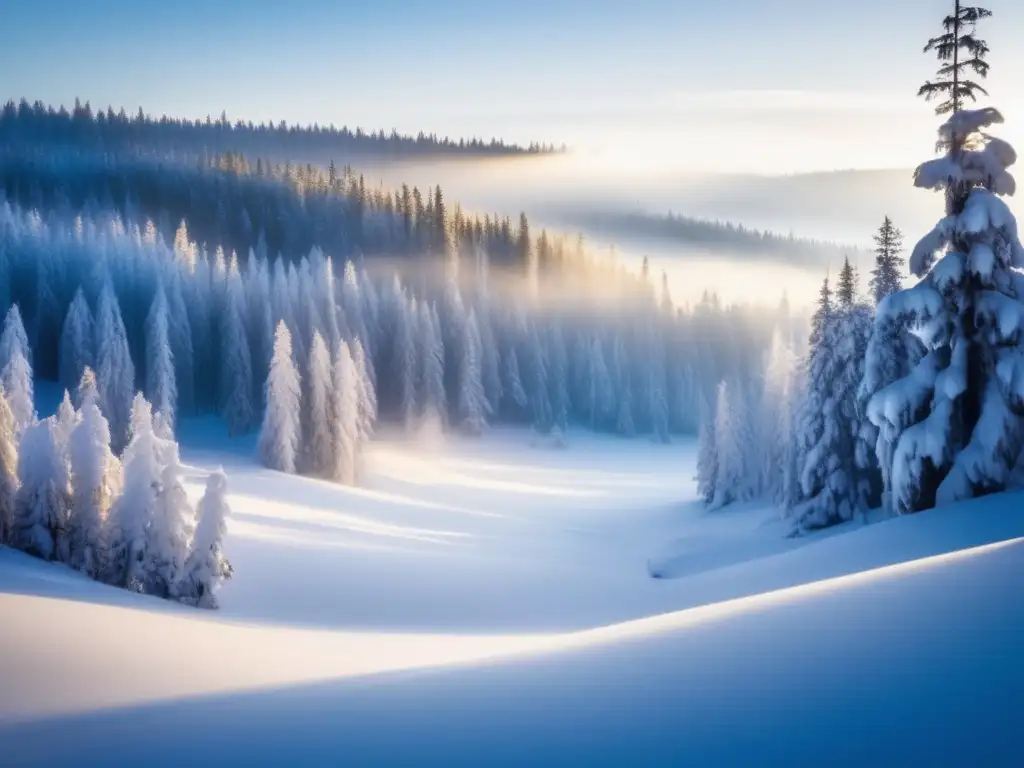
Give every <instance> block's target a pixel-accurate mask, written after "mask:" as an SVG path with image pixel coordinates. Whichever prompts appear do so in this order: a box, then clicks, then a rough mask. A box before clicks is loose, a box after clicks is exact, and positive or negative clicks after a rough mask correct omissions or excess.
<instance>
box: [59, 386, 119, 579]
mask: <svg viewBox="0 0 1024 768" xmlns="http://www.w3.org/2000/svg"><path fill="white" fill-rule="evenodd" d="M78 391H79V398H80V402H81V404H82V405H81V417H80V421H79V422H78V424H77V425H76V426H75V428H74V429H73V430H72V432H71V436H70V439H69V447H68V456H69V460H70V467H71V485H72V495H71V519H70V521H69V525H68V541H69V549H70V561H69V565H71V567H72V568H76V569H78V570H79V571H82V572H83V573H85V574H87V575H89V576H90V577H92V578H100V577H101V575H102V574H104V573H106V572H107V570H108V569H109V567H110V562H109V561H110V554H109V548H108V540H107V536H106V533H107V531H106V529H105V523H106V520H107V513H108V511H109V509H110V504H111V502H112V500H113V498H114V495H115V494H116V493H117V492H118V490H119V488H120V484H121V483H120V472H121V465H120V462H119V461H118V460H117V457H116V456H114V454H113V452H112V451H111V450H110V425H109V424H108V423H107V420H106V418H105V417H104V416H103V414H102V413H101V412H100V409H99V404H98V400H99V395H98V393H97V391H96V379H95V376H94V374H93V372H92V370H91V369H90V368H88V367H87V368H86V369H85V370H84V371H83V372H82V380H81V382H80V383H79V387H78Z"/></svg>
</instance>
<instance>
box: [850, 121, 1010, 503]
mask: <svg viewBox="0 0 1024 768" xmlns="http://www.w3.org/2000/svg"><path fill="white" fill-rule="evenodd" d="M999 122H1002V117H1001V115H1000V114H999V113H998V112H997V111H996V110H994V109H981V110H974V111H968V112H957V113H955V114H953V115H952V117H951V118H950V119H949V120H948V121H947V122H946V123H945V124H944V125H943V126H942V127H941V129H940V131H939V138H940V143H941V144H942V145H944V146H949V147H951V149H950V151H949V153H948V154H947V155H945V156H944V157H941V158H939V159H937V160H932V161H930V162H927V163H924V164H923V165H921V166H920V167H919V168H918V169H917V172H916V174H915V183H916V185H917V186H919V187H924V188H935V189H940V190H944V191H945V192H946V199H947V204H948V206H949V208H948V210H947V216H946V217H945V218H944V219H942V220H941V221H940V222H939V223H938V224H937V225H936V227H935V229H933V230H932V231H931V232H930V233H929V234H928V235H926V236H925V237H924V238H923V239H922V240H921V241H920V242H919V243H918V245H917V247H915V249H914V251H913V253H912V255H911V258H910V270H911V272H913V273H914V274H915V275H917V276H919V277H920V278H921V281H920V282H919V283H918V284H917V285H915V286H914V287H913V288H910V289H907V290H905V291H901V292H899V293H895V294H893V295H892V296H890V297H888V298H887V299H885V300H884V301H883V302H882V304H881V306H880V307H879V308H878V323H879V324H887V323H891V324H894V325H897V326H910V327H915V328H916V329H917V333H918V335H919V336H920V337H921V339H922V341H923V342H924V345H925V349H926V354H925V356H924V357H923V359H922V360H921V362H920V363H918V365H917V367H916V368H915V369H914V370H913V371H912V372H911V373H910V374H909V375H908V376H907V377H905V378H903V379H901V380H899V381H896V382H894V383H893V384H891V385H890V386H888V387H886V388H884V389H882V390H881V391H879V392H878V393H877V394H876V395H875V396H874V397H873V398H872V400H871V403H870V405H869V414H870V416H871V419H872V421H873V422H874V423H875V424H876V425H878V426H879V428H880V429H881V431H882V433H883V437H886V438H887V439H891V441H893V440H892V439H893V438H894V443H895V449H894V451H893V454H892V462H893V463H892V469H891V482H892V500H891V501H892V505H893V508H894V509H895V511H897V512H899V513H906V512H915V511H918V510H921V509H927V508H929V507H932V506H934V505H936V504H943V503H948V502H951V501H955V500H958V499H964V498H970V497H974V496H980V495H983V494H986V493H991V492H994V491H999V490H1002V489H1003V488H1004V487H1005V486H1006V483H1007V481H1008V478H1009V474H1010V472H1011V470H1012V468H1013V466H1014V464H1015V463H1016V461H1017V458H1018V456H1019V454H1020V451H1021V445H1022V441H1024V431H1022V421H1021V417H1022V415H1024V339H1022V337H1024V302H1022V297H1024V279H1022V278H1021V275H1020V273H1019V272H1017V271H1015V270H1016V269H1019V268H1021V267H1024V250H1022V248H1021V244H1020V240H1019V238H1018V235H1017V224H1016V221H1015V220H1014V217H1013V215H1012V214H1011V213H1010V210H1009V208H1007V206H1006V204H1005V203H1003V202H1002V200H1000V199H999V197H998V196H997V195H1000V194H1012V192H1013V191H1014V189H1015V185H1014V181H1013V177H1012V176H1010V174H1009V173H1008V172H1007V170H1006V168H1008V167H1009V166H1011V165H1012V164H1013V163H1014V161H1015V160H1016V155H1015V153H1014V151H1013V149H1012V148H1011V147H1010V145H1009V144H1007V143H1006V142H1004V141H1001V140H999V139H995V138H993V137H991V136H988V135H987V134H985V133H983V132H982V130H983V129H985V128H987V127H989V126H990V125H992V124H994V123H999Z"/></svg>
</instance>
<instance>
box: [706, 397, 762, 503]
mask: <svg viewBox="0 0 1024 768" xmlns="http://www.w3.org/2000/svg"><path fill="white" fill-rule="evenodd" d="M744 394H745V393H744V392H743V390H742V387H741V386H740V385H739V384H738V383H737V382H736V381H732V382H727V381H723V382H722V383H721V384H719V386H718V398H717V401H716V404H715V427H714V434H715V437H714V445H715V451H716V454H717V461H716V464H717V467H716V469H717V472H716V475H715V489H714V490H715V493H714V498H713V499H712V500H711V506H712V507H714V508H716V509H717V508H720V507H724V506H726V505H728V504H732V503H735V502H740V501H748V500H749V499H750V497H751V477H750V471H751V469H752V467H751V462H750V453H749V452H750V449H751V442H752V441H751V432H750V420H749V414H748V413H747V408H746V405H745V403H744V399H745V398H744Z"/></svg>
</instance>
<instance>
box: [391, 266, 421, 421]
mask: <svg viewBox="0 0 1024 768" xmlns="http://www.w3.org/2000/svg"><path fill="white" fill-rule="evenodd" d="M394 285H395V288H394V291H395V293H394V295H393V296H392V308H391V309H392V320H393V323H394V339H393V342H394V346H393V348H392V355H391V379H392V381H394V382H395V387H396V389H397V393H396V394H397V403H396V405H397V407H398V413H399V417H400V420H401V422H402V425H403V426H404V427H405V428H406V429H411V428H412V426H413V424H414V423H415V421H416V370H417V366H418V362H417V355H416V327H417V325H418V320H419V312H418V310H416V309H415V304H414V303H411V302H410V300H409V299H408V297H407V296H406V295H405V291H404V290H403V289H402V288H401V287H400V286H399V284H398V278H397V276H396V277H395V284H394Z"/></svg>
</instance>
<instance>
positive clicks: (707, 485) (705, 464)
mask: <svg viewBox="0 0 1024 768" xmlns="http://www.w3.org/2000/svg"><path fill="white" fill-rule="evenodd" d="M723 383H724V382H723ZM714 413H717V408H716V409H715V411H714V412H713V411H712V409H711V407H710V406H708V405H707V404H705V405H704V407H703V409H702V413H701V420H700V438H699V442H698V452H697V477H696V478H695V479H696V481H697V494H698V495H699V496H700V498H701V499H703V500H704V503H705V504H710V503H711V502H712V501H714V499H715V484H716V483H717V482H718V446H717V445H716V444H715V423H716V421H717V418H716V416H715V415H714Z"/></svg>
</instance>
